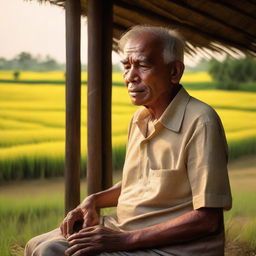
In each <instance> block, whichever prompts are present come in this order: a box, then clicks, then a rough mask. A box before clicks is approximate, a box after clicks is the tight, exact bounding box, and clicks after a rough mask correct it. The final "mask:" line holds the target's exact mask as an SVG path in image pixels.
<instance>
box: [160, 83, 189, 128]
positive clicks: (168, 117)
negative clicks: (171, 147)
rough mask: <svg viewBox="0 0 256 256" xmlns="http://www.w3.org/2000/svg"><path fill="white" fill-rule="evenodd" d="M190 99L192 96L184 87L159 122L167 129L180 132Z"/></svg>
mask: <svg viewBox="0 0 256 256" xmlns="http://www.w3.org/2000/svg"><path fill="white" fill-rule="evenodd" d="M189 99H190V95H189V94H188V92H187V91H186V90H185V89H184V88H183V87H181V89H180V90H179V92H178V93H177V95H176V96H175V97H174V99H173V100H172V101H171V103H170V104H169V105H168V107H167V108H166V110H165V111H164V113H163V114H162V116H161V117H160V119H159V122H160V123H161V124H162V125H163V126H165V127H166V128H167V129H170V130H172V131H174V132H179V131H180V128H181V125H182V121H183V119H184V115H185V112H186V107H187V104H188V102H189Z"/></svg>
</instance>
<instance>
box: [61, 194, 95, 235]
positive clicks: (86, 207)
mask: <svg viewBox="0 0 256 256" xmlns="http://www.w3.org/2000/svg"><path fill="white" fill-rule="evenodd" d="M76 224H80V229H81V228H85V227H91V226H94V225H97V224H99V216H98V214H97V211H96V207H95V202H94V198H93V196H90V197H87V198H86V199H85V200H84V201H83V202H82V203H81V204H80V205H79V206H78V207H77V208H75V209H74V210H72V211H70V212H69V213H68V214H67V216H66V217H65V219H64V220H63V222H62V224H61V225H60V229H61V233H62V235H63V236H64V237H66V238H68V237H69V236H70V235H72V234H73V233H74V232H76V231H78V230H75V229H76Z"/></svg>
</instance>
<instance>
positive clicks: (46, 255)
mask: <svg viewBox="0 0 256 256" xmlns="http://www.w3.org/2000/svg"><path fill="white" fill-rule="evenodd" d="M67 248H68V243H67V241H66V239H65V238H64V237H63V236H62V235H61V232H60V229H59V228H57V229H54V230H53V231H50V232H48V233H45V234H42V235H39V236H36V237H34V238H32V239H31V240H29V242H28V243H27V245H26V248H25V253H24V256H65V250H66V249H67ZM136 255H139V256H142V255H149V256H159V255H162V256H175V255H177V254H170V253H167V252H164V251H162V250H158V249H145V250H136V251H132V252H127V251H119V252H111V253H106V252H103V253H100V254H99V255H98V256H136ZM85 256H86V255H85Z"/></svg>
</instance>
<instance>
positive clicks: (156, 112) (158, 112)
mask: <svg viewBox="0 0 256 256" xmlns="http://www.w3.org/2000/svg"><path fill="white" fill-rule="evenodd" d="M180 89H181V85H180V84H176V85H173V89H172V91H171V92H170V94H169V98H168V100H167V101H166V103H165V104H161V105H160V104H159V106H157V107H156V108H151V107H147V109H148V111H149V113H150V115H151V121H152V122H156V121H157V120H158V119H159V118H160V117H161V116H162V114H163V113H164V111H165V110H166V108H167V107H168V106H169V104H170V103H171V102H172V100H173V99H174V98H175V96H176V95H177V94H178V92H179V90H180Z"/></svg>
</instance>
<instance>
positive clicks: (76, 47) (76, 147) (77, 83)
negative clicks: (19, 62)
mask: <svg viewBox="0 0 256 256" xmlns="http://www.w3.org/2000/svg"><path fill="white" fill-rule="evenodd" d="M65 7H66V156H65V157H66V158H65V212H66V213H67V212H69V211H70V210H71V209H73V208H75V207H76V206H77V205H78V204H79V202H80V154H81V142H80V123H81V121H80V119H81V110H80V109H81V64H80V33H81V32H80V26H81V21H80V19H81V18H80V15H81V10H80V8H81V7H80V1H73V0H66V1H65Z"/></svg>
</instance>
